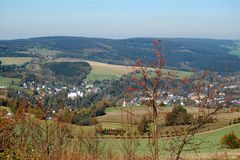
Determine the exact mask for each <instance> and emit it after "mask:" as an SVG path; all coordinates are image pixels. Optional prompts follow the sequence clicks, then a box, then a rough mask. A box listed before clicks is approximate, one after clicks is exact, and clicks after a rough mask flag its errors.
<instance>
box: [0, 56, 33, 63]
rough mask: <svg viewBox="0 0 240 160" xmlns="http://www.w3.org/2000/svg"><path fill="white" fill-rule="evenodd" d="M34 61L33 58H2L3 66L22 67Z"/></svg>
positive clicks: (0, 58) (0, 59)
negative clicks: (14, 65)
mask: <svg viewBox="0 0 240 160" xmlns="http://www.w3.org/2000/svg"><path fill="white" fill-rule="evenodd" d="M31 60H32V58H31V57H0V61H1V62H2V65H12V64H16V65H22V64H25V63H27V62H30V61H31Z"/></svg>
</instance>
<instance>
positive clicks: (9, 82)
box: [0, 76, 20, 87]
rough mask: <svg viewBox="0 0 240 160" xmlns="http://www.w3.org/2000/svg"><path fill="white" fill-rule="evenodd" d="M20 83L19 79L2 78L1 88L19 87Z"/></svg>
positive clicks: (0, 80)
mask: <svg viewBox="0 0 240 160" xmlns="http://www.w3.org/2000/svg"><path fill="white" fill-rule="evenodd" d="M19 82H20V79H18V78H6V77H1V76H0V86H5V87H17V86H18V84H19Z"/></svg>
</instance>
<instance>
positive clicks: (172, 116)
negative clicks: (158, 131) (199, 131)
mask: <svg viewBox="0 0 240 160" xmlns="http://www.w3.org/2000/svg"><path fill="white" fill-rule="evenodd" d="M192 120H193V116H192V115H191V114H190V113H187V109H186V108H184V107H183V106H176V107H174V108H173V109H172V112H169V113H167V115H166V117H165V121H166V125H168V126H172V125H187V124H191V123H192Z"/></svg>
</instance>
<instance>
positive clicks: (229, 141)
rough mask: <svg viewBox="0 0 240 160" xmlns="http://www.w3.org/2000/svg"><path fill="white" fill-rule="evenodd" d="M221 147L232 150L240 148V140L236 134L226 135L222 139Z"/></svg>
mask: <svg viewBox="0 0 240 160" xmlns="http://www.w3.org/2000/svg"><path fill="white" fill-rule="evenodd" d="M221 145H222V146H223V147H227V148H231V149H235V148H240V138H238V137H237V135H236V133H235V132H231V133H229V134H225V135H224V136H223V137H222V139H221Z"/></svg>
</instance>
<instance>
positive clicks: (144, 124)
mask: <svg viewBox="0 0 240 160" xmlns="http://www.w3.org/2000/svg"><path fill="white" fill-rule="evenodd" d="M150 122H151V120H150V119H149V118H147V116H146V115H144V116H143V117H142V119H141V121H140V123H139V124H138V131H139V132H140V134H141V135H143V134H144V133H147V132H149V130H150V129H149V123H150Z"/></svg>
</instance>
